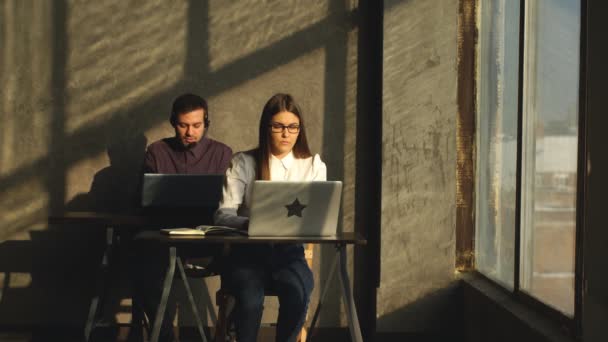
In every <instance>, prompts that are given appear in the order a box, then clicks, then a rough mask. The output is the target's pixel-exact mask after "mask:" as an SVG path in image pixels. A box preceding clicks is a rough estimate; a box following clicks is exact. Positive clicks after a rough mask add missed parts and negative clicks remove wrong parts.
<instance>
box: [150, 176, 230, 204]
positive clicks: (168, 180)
mask: <svg viewBox="0 0 608 342" xmlns="http://www.w3.org/2000/svg"><path fill="white" fill-rule="evenodd" d="M223 182H224V175H221V174H208V175H186V174H160V173H146V174H144V179H143V187H142V194H141V205H142V207H172V208H177V207H181V208H186V207H217V205H218V204H219V202H220V200H221V199H222V186H223Z"/></svg>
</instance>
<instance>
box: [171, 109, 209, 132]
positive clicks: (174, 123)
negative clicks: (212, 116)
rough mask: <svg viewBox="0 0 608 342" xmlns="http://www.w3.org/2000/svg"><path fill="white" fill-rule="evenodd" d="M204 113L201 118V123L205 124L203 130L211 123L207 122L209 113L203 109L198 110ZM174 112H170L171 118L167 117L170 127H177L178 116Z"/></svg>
mask: <svg viewBox="0 0 608 342" xmlns="http://www.w3.org/2000/svg"><path fill="white" fill-rule="evenodd" d="M200 109H202V110H203V111H204V112H205V117H204V118H203V122H204V123H205V128H207V127H209V124H210V123H211V120H209V113H207V110H206V109H205V108H200ZM180 114H185V113H180ZM180 114H178V113H176V112H171V116H170V117H169V122H170V123H171V126H173V127H175V125H177V116H178V115H180Z"/></svg>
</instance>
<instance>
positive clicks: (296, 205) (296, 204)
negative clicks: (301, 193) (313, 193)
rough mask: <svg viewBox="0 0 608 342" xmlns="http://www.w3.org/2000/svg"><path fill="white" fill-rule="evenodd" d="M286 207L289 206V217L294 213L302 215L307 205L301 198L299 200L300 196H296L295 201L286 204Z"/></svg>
mask: <svg viewBox="0 0 608 342" xmlns="http://www.w3.org/2000/svg"><path fill="white" fill-rule="evenodd" d="M285 208H287V217H290V216H293V215H295V216H298V217H302V210H304V208H306V205H304V204H301V203H300V200H298V198H297V197H296V199H295V201H293V202H292V203H291V204H288V205H286V206H285Z"/></svg>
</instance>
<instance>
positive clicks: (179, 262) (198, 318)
mask: <svg viewBox="0 0 608 342" xmlns="http://www.w3.org/2000/svg"><path fill="white" fill-rule="evenodd" d="M177 268H178V269H179V274H180V276H181V277H182V281H183V282H184V288H185V289H186V294H187V295H188V300H189V301H190V307H191V308H192V313H193V314H194V318H195V319H196V327H197V328H198V332H199V334H200V335H201V338H202V339H203V342H207V337H206V336H205V330H204V329H203V322H202V319H201V316H200V315H199V314H198V309H197V308H196V303H195V302H194V296H193V295H192V290H190V284H189V283H188V278H187V277H186V272H185V271H184V265H183V263H182V259H181V258H180V257H177ZM201 281H202V280H201Z"/></svg>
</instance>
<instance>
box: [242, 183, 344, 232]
mask: <svg viewBox="0 0 608 342" xmlns="http://www.w3.org/2000/svg"><path fill="white" fill-rule="evenodd" d="M252 192H253V193H252V197H251V210H250V217H249V236H270V237H277V236H306V237H311V236H333V235H336V230H337V226H338V214H339V212H340V198H341V195H342V182H340V181H315V182H283V181H255V182H254V184H253V190H252Z"/></svg>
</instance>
